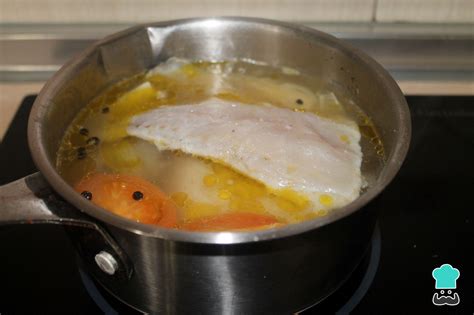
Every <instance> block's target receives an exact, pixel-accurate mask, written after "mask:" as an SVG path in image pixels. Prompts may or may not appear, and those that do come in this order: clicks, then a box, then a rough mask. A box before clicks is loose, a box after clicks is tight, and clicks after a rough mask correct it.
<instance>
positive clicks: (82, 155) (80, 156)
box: [77, 147, 87, 160]
mask: <svg viewBox="0 0 474 315" xmlns="http://www.w3.org/2000/svg"><path fill="white" fill-rule="evenodd" d="M86 156H87V152H86V148H84V147H80V148H78V149H77V158H78V159H79V160H82V159H84V158H85V157H86Z"/></svg>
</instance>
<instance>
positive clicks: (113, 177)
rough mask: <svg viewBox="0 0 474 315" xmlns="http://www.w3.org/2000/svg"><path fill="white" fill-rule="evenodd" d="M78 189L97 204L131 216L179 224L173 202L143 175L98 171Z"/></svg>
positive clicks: (150, 221) (149, 222) (128, 216)
mask: <svg viewBox="0 0 474 315" xmlns="http://www.w3.org/2000/svg"><path fill="white" fill-rule="evenodd" d="M75 189H76V191H78V192H79V193H81V194H82V195H83V196H84V197H87V198H88V199H90V200H91V201H92V202H93V203H95V204H96V205H98V206H101V207H102V208H105V209H107V210H109V211H111V212H113V213H115V214H118V215H120V216H123V217H126V218H128V219H132V220H135V221H137V222H141V223H146V224H155V225H159V226H163V227H169V228H174V227H176V225H177V208H176V206H175V204H174V203H173V201H172V200H171V199H170V198H168V197H167V196H166V195H165V194H164V193H163V192H162V191H161V190H160V189H159V188H158V187H157V186H155V185H153V184H152V183H150V182H148V181H146V180H144V179H142V178H140V177H137V176H130V175H122V174H104V173H96V174H91V175H88V176H86V177H84V178H83V179H82V180H81V181H80V182H79V183H78V184H77V185H76V187H75ZM89 197H90V198H89Z"/></svg>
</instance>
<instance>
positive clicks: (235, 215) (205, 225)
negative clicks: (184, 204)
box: [180, 212, 280, 231]
mask: <svg viewBox="0 0 474 315" xmlns="http://www.w3.org/2000/svg"><path fill="white" fill-rule="evenodd" d="M279 224H280V222H279V221H278V220H277V219H276V218H274V217H272V216H269V215H263V214H256V213H250V212H230V213H224V214H219V215H215V216H209V217H203V218H199V219H194V220H191V221H188V222H185V223H184V224H182V225H181V226H180V228H181V229H183V230H188V231H230V230H255V229H264V228H270V227H274V226H277V225H279Z"/></svg>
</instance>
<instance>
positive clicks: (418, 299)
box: [0, 95, 474, 315]
mask: <svg viewBox="0 0 474 315" xmlns="http://www.w3.org/2000/svg"><path fill="white" fill-rule="evenodd" d="M34 99H35V95H29V96H26V97H25V98H24V100H23V102H22V104H21V106H20V107H19V110H18V112H17V113H16V115H15V117H14V119H13V121H12V123H11V125H10V127H9V129H8V131H7V133H6V135H5V137H4V139H3V141H2V142H1V144H0V184H2V185H3V184H6V183H9V182H11V181H13V180H15V179H18V178H21V177H23V176H26V175H28V174H31V173H33V172H35V171H36V168H35V166H34V164H33V162H32V160H31V156H30V153H29V150H28V147H27V141H26V126H27V117H28V113H29V111H30V109H31V105H32V104H33V101H34ZM407 101H408V103H409V106H410V110H411V114H412V123H413V134H412V142H411V147H410V151H409V153H408V156H407V159H406V161H405V163H404V165H403V166H402V169H401V170H400V173H399V174H398V176H397V177H396V178H395V179H394V181H393V182H392V183H391V184H390V185H389V187H387V189H385V191H384V192H383V193H382V195H381V196H380V197H379V198H378V199H377V203H378V206H379V207H380V208H381V209H380V210H381V211H380V215H379V219H378V224H377V229H376V231H375V233H374V236H373V238H372V243H371V246H370V250H369V251H368V253H367V255H366V257H365V259H364V260H363V262H362V263H361V265H360V266H359V267H358V268H357V269H356V271H355V272H354V274H353V275H352V276H351V277H350V278H349V280H348V281H347V282H346V283H345V284H343V285H342V286H341V288H340V289H339V290H337V291H336V292H335V293H334V294H333V295H331V296H330V297H329V298H327V299H326V300H324V301H323V302H321V303H320V304H318V305H315V306H314V307H312V308H310V309H307V310H304V311H302V312H301V314H334V313H339V314H345V313H348V312H350V313H351V314H433V313H440V314H445V313H448V314H473V312H474V258H473V257H474V255H473V253H474V245H473V242H474V227H473V223H474V222H473V212H474V197H473V196H474V97H448V96H408V97H407ZM0 211H1V205H0ZM0 253H1V256H0V257H1V259H0V314H1V315H4V314H25V313H27V314H31V313H34V314H51V313H61V314H103V313H107V314H129V313H132V312H135V313H138V314H139V312H136V311H134V310H132V309H130V308H129V307H127V306H125V305H121V304H120V302H118V301H114V300H113V298H111V297H110V296H107V293H106V292H103V290H101V288H100V286H99V285H97V284H96V283H95V282H94V280H92V279H91V278H90V277H89V276H88V275H87V274H86V273H84V272H83V271H82V270H80V268H79V267H78V264H77V262H76V254H75V251H74V249H73V247H72V245H71V244H70V243H69V239H68V237H67V236H66V234H65V233H64V232H63V230H62V228H61V227H59V226H54V225H51V226H48V225H30V226H21V225H17V226H2V227H0Z"/></svg>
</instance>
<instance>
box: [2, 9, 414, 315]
mask: <svg viewBox="0 0 474 315" xmlns="http://www.w3.org/2000/svg"><path fill="white" fill-rule="evenodd" d="M172 56H176V57H181V58H188V59H191V60H216V61H218V60H231V59H252V60H258V61H264V62H266V63H268V64H270V65H283V66H288V67H292V68H295V69H299V70H301V71H303V72H305V73H307V74H310V75H314V76H318V77H320V78H322V79H323V80H325V81H326V82H327V83H329V84H332V85H333V86H336V87H338V88H339V89H341V90H343V91H344V92H345V93H347V94H348V95H350V96H351V97H352V98H353V99H354V100H355V101H356V102H357V104H358V105H359V106H360V107H361V108H362V109H363V110H364V111H365V112H366V113H367V114H368V115H369V116H370V117H371V119H372V120H373V122H374V124H375V126H376V127H377V129H378V131H379V133H380V137H381V139H382V142H383V145H384V150H385V155H386V161H385V163H384V164H377V163H371V161H365V162H364V163H363V165H362V171H363V173H364V174H365V176H366V177H367V179H368V181H369V186H368V188H367V189H366V190H365V191H364V192H363V194H362V195H361V196H360V198H358V199H357V200H355V201H354V202H352V203H351V204H349V205H347V206H346V207H344V208H342V209H340V210H338V211H334V212H331V213H330V214H329V215H327V216H326V217H324V218H320V219H314V220H310V221H306V222H303V223H299V224H294V225H288V226H285V227H281V228H277V229H272V230H265V231H253V232H218V233H217V232H215V233H196V232H186V231H179V230H169V229H165V228H160V227H156V226H149V225H143V224H139V223H136V222H132V221H129V220H127V219H125V218H122V217H119V216H116V215H114V214H112V213H111V212H109V211H106V210H104V209H102V208H99V207H97V206H95V205H94V204H92V203H90V202H89V201H87V200H85V199H84V198H82V197H81V196H80V195H79V194H77V193H76V192H75V191H74V190H73V189H72V188H71V187H70V186H69V185H68V184H67V183H66V182H65V181H64V180H63V179H62V178H61V176H60V175H59V174H58V172H57V170H56V168H55V159H56V151H57V149H58V146H59V143H60V141H61V138H62V136H63V134H64V132H65V130H66V128H67V126H68V125H69V124H70V123H71V121H72V119H73V118H74V116H75V115H76V114H77V113H78V112H79V110H80V109H81V108H82V107H83V106H85V105H86V104H87V103H88V102H89V101H90V100H91V98H93V97H94V96H96V95H97V94H98V93H100V92H101V91H103V90H104V88H106V87H108V86H110V85H111V84H113V83H114V82H117V81H118V80H120V79H123V78H125V77H129V76H132V75H134V74H137V73H140V72H143V71H145V70H146V69H149V68H151V67H153V66H155V65H156V64H158V63H160V62H162V61H164V60H166V59H168V58H170V57H172ZM410 128H411V126H410V116H409V111H408V108H407V105H406V102H405V98H404V97H403V95H402V93H401V91H400V89H399V88H398V86H397V84H396V83H395V82H394V80H393V79H392V78H391V77H390V75H389V74H388V73H387V71H385V70H384V69H383V68H382V67H381V66H380V65H379V64H377V63H376V62H375V61H374V60H373V59H371V58H370V57H368V56H367V55H365V54H364V53H362V52H360V51H358V50H357V49H355V48H353V47H351V46H349V45H347V44H346V43H344V42H342V41H340V40H338V39H336V38H334V37H332V36H329V35H327V34H324V33H321V32H318V31H316V30H313V29H310V28H307V27H303V26H298V25H293V24H287V23H282V22H275V21H269V20H262V19H253V18H205V19H188V20H178V21H169V22H160V23H153V24H147V25H141V26H137V27H133V28H130V29H128V30H126V31H123V32H121V33H118V34H115V35H112V36H109V37H107V38H105V39H104V40H101V41H99V42H97V43H96V44H95V45H93V46H92V47H90V48H89V49H88V50H86V51H85V52H84V53H82V54H81V55H79V56H77V57H76V58H74V59H73V60H72V61H70V62H69V63H67V64H66V65H64V66H63V67H62V68H61V70H59V71H58V72H57V73H56V74H55V75H54V76H53V77H52V78H51V79H50V80H49V81H48V83H47V84H46V85H45V87H44V88H43V90H42V91H41V93H40V94H39V96H38V97H37V99H36V102H35V104H34V107H33V110H32V112H31V115H30V120H29V127H28V137H29V144H30V149H31V153H32V155H33V159H34V161H35V163H36V165H37V167H38V169H39V170H40V173H37V174H33V175H31V176H28V177H26V178H23V179H21V180H18V181H16V182H13V183H11V184H8V185H5V186H2V187H0V198H1V199H0V202H1V204H0V224H18V223H23V224H31V223H53V224H62V225H64V226H65V228H66V229H67V231H68V233H69V234H70V236H71V238H72V240H73V241H74V243H75V245H76V246H77V250H78V253H79V255H80V257H81V259H82V263H83V265H84V268H85V269H86V270H87V271H88V272H89V273H90V274H91V275H92V276H93V277H94V278H95V279H96V280H97V282H99V283H100V284H101V285H102V286H103V287H104V288H105V289H107V290H108V291H109V292H110V293H111V294H113V295H114V296H115V297H117V298H118V299H120V300H122V301H123V302H125V303H127V304H129V305H130V306H133V307H135V308H137V309H139V310H142V311H145V312H150V313H169V314H176V313H194V312H196V313H202V314H221V313H236V314H253V313H256V314H257V313H258V314H264V313H265V314H280V313H283V314H286V313H291V312H296V311H298V310H301V309H304V308H305V307H308V306H310V305H312V304H315V303H317V302H318V301H321V300H322V299H324V298H325V297H326V296H328V295H329V294H331V292H333V291H334V290H335V289H337V288H338V286H340V285H341V283H342V282H343V281H344V280H345V279H346V278H347V277H348V276H349V275H350V273H351V272H352V271H353V270H354V268H355V267H356V266H357V265H358V263H359V262H360V260H361V258H362V257H363V255H364V253H365V251H366V249H367V247H368V244H369V240H370V237H371V235H372V232H373V229H374V224H375V220H376V215H377V211H378V209H377V207H375V206H374V203H373V202H372V203H369V201H371V200H372V199H374V197H376V196H377V195H378V194H379V193H380V192H381V191H382V190H383V189H384V188H385V187H386V186H387V184H388V183H389V182H390V181H391V180H392V178H393V177H394V176H395V174H396V173H397V171H398V170H399V168H400V166H401V164H402V162H403V160H404V158H405V155H406V152H407V149H408V145H409V139H410ZM295 154H296V153H295ZM377 165H379V166H377ZM0 241H4V240H0ZM0 273H1V272H0Z"/></svg>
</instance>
